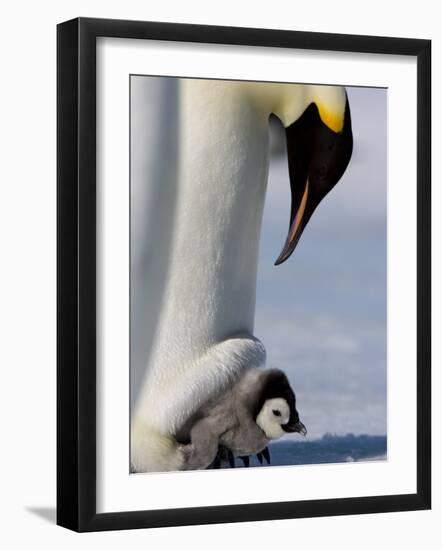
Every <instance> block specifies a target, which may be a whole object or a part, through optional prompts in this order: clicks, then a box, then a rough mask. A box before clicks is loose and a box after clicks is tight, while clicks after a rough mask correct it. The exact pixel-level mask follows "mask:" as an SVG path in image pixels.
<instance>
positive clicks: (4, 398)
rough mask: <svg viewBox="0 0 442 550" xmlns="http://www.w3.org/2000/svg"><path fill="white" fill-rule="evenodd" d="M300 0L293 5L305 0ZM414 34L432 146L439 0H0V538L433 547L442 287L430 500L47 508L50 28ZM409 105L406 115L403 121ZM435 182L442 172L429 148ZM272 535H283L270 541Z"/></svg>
mask: <svg viewBox="0 0 442 550" xmlns="http://www.w3.org/2000/svg"><path fill="white" fill-rule="evenodd" d="M301 6H302V7H301ZM79 15H81V16H90V17H109V18H124V19H142V20H148V19H150V20H157V21H174V22H183V23H201V24H218V25H235V26H249V27H268V28H285V29H296V30H309V31H324V32H341V33H360V34H374V35H390V36H409V37H419V38H431V39H433V71H434V73H433V82H434V86H433V97H434V104H433V127H434V132H433V151H434V152H435V153H436V152H437V153H439V152H440V150H441V148H442V140H441V137H442V132H441V128H440V123H441V107H440V99H439V100H438V98H440V97H442V78H441V69H440V67H441V62H442V38H441V37H440V18H439V15H438V10H437V3H436V2H432V1H430V0H422V1H421V2H419V3H417V2H409V1H403V2H402V3H401V5H400V9H399V4H397V3H393V2H392V3H390V4H388V3H386V2H385V1H382V0H371V1H370V2H369V3H367V2H366V3H359V4H358V3H355V2H352V1H349V0H335V1H334V2H330V1H327V0H315V2H311V3H307V2H305V3H302V4H301V3H299V2H293V1H287V2H283V1H279V0H272V2H266V3H261V4H258V2H256V1H253V2H252V1H250V2H246V1H240V0H224V1H223V2H218V3H213V2H203V1H197V0H187V1H186V2H180V1H179V0H164V1H163V2H143V3H141V2H136V1H133V0H126V1H125V2H121V0H120V1H118V2H116V1H114V0H108V1H106V2H105V1H101V0H89V1H85V0H76V2H73V1H72V0H67V1H65V2H59V3H55V2H53V3H51V2H48V1H40V2H30V1H24V2H20V3H16V4H15V5H13V4H12V3H8V4H7V7H4V8H3V10H2V29H1V34H0V39H1V42H2V47H1V50H0V51H1V68H2V82H1V84H0V94H1V98H0V128H1V133H0V139H1V152H2V155H1V162H0V170H1V177H0V182H1V183H0V185H1V187H0V229H1V230H0V250H1V253H2V264H1V271H0V278H1V284H0V323H1V334H2V338H1V346H0V366H1V370H0V372H1V377H2V379H1V383H0V419H1V420H0V422H1V432H0V433H1V436H2V440H1V443H2V445H1V448H2V453H1V458H0V461H1V464H0V507H1V508H0V517H1V520H2V521H1V523H2V528H1V530H0V544H2V546H4V547H5V548H12V549H13V548H22V547H26V545H31V544H32V545H33V546H37V547H45V548H48V549H52V548H61V547H62V548H63V549H69V548H75V547H77V545H80V544H81V545H82V547H83V548H85V549H86V548H95V546H96V545H97V544H100V545H103V544H105V545H106V546H107V547H108V548H120V547H121V546H123V545H124V546H125V547H126V548H131V547H134V548H138V547H149V548H158V547H159V546H160V545H161V546H162V547H165V546H166V545H167V546H169V545H170V546H171V547H172V546H178V545H180V546H183V545H184V547H192V548H195V549H198V548H206V547H208V546H209V547H210V548H211V550H216V549H218V548H222V549H223V550H224V549H225V548H226V546H231V547H233V548H238V547H246V548H248V547H253V546H258V547H259V548H265V547H269V546H273V545H275V543H276V539H279V541H281V543H282V544H284V545H286V544H288V545H290V546H291V547H293V548H297V547H304V548H309V549H315V548H322V547H323V546H325V545H326V546H327V547H329V548H330V547H331V548H338V547H339V548H340V549H347V548H352V549H353V548H355V547H358V549H361V550H363V549H366V548H367V549H368V548H370V549H372V548H376V547H383V548H387V547H389V546H390V545H391V546H394V547H396V548H401V549H408V548H415V547H423V548H425V549H433V548H437V547H438V545H439V544H440V538H441V535H440V522H441V520H442V491H441V487H442V483H441V482H442V476H441V469H440V466H439V465H440V464H441V463H442V435H441V434H442V430H441V422H440V418H441V413H442V406H441V400H440V398H439V396H438V391H437V389H438V388H440V386H441V381H442V377H441V372H440V369H438V366H439V365H440V364H441V359H442V356H441V345H440V341H439V342H438V341H437V336H438V335H440V333H441V328H442V327H441V305H442V303H441V290H440V286H436V285H435V288H434V306H433V311H434V328H433V335H434V361H433V364H434V369H433V370H434V379H433V388H434V389H433V396H434V429H433V434H434V436H433V437H434V456H433V461H434V464H435V468H434V473H433V476H434V483H433V485H434V488H435V489H434V499H433V508H434V509H433V511H431V512H412V513H401V514H386V515H374V516H360V517H358V516H355V517H341V518H323V519H314V520H311V519H305V520H291V521H280V522H264V523H255V524H250V523H249V524H238V525H228V526H226V525H220V526H204V527H184V528H173V529H161V530H152V531H146V530H143V531H133V532H115V533H104V534H86V535H81V536H80V535H76V534H74V533H70V532H68V531H66V530H63V529H61V528H57V527H55V525H54V518H55V511H54V506H55V91H56V88H55V25H56V23H58V22H61V21H64V20H66V19H70V18H73V17H77V16H79ZM406 120H407V114H406V113H404V130H405V129H406ZM434 157H435V158H434V170H433V181H434V182H440V180H441V176H442V173H441V160H440V155H439V154H437V155H436V154H434ZM440 201H441V189H440V186H435V187H434V194H433V212H434V229H435V238H434V245H433V250H434V273H433V280H434V281H437V280H441V279H442V272H441V267H442V265H441V249H442V247H441V243H440V240H439V239H437V237H440V234H441V221H440V219H438V218H437V213H438V207H439V206H440V204H441V202H440ZM279 544H280V543H279Z"/></svg>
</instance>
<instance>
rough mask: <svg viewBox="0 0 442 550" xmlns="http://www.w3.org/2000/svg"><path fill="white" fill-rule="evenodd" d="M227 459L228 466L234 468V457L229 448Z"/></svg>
mask: <svg viewBox="0 0 442 550" xmlns="http://www.w3.org/2000/svg"><path fill="white" fill-rule="evenodd" d="M227 459H228V461H229V464H230V467H231V468H235V457H234V456H233V453H232V451H231V450H230V449H227Z"/></svg>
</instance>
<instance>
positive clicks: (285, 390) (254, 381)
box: [181, 368, 299, 470]
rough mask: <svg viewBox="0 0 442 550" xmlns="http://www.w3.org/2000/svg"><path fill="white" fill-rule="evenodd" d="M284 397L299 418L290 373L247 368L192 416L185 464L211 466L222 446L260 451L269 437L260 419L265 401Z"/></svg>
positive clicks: (292, 416) (236, 453) (242, 452)
mask: <svg viewBox="0 0 442 550" xmlns="http://www.w3.org/2000/svg"><path fill="white" fill-rule="evenodd" d="M274 397H282V398H284V399H285V400H286V401H287V403H288V405H289V407H290V420H289V422H290V423H296V422H297V421H298V420H299V416H298V413H297V411H296V400H295V395H294V393H293V390H292V389H291V387H290V384H289V382H288V379H287V377H286V375H285V374H284V373H283V372H282V371H281V370H279V369H260V368H250V369H247V370H246V371H245V372H244V373H243V374H242V376H241V377H240V378H239V379H238V380H237V382H236V383H235V384H234V385H233V386H232V387H231V388H229V389H228V390H227V391H226V392H224V393H223V394H222V395H220V396H218V397H217V398H216V399H214V400H212V401H210V402H208V403H206V404H205V405H204V406H203V407H202V408H201V410H200V411H199V412H198V414H197V415H196V416H195V417H194V418H193V419H192V425H191V427H190V430H189V432H190V433H189V435H190V444H188V445H183V446H182V448H181V449H182V452H183V454H184V458H185V468H186V469H189V470H195V469H203V468H207V467H208V466H209V465H210V464H212V462H213V461H214V460H215V459H216V457H217V453H218V449H219V447H220V446H222V447H225V448H226V449H228V450H229V451H231V453H232V454H233V456H238V457H239V456H241V457H243V456H248V455H251V454H255V453H260V452H261V451H262V450H263V449H265V448H266V447H267V445H268V443H269V439H268V438H267V436H266V434H265V433H264V432H263V430H262V429H261V428H260V427H259V426H258V424H257V423H256V417H257V415H258V414H259V412H260V410H261V408H262V406H263V404H264V402H265V401H266V400H267V399H271V398H274Z"/></svg>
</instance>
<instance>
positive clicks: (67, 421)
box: [57, 18, 431, 531]
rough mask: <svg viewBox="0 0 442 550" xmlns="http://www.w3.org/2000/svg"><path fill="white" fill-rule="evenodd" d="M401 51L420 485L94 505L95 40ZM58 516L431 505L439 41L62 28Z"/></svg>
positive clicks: (72, 522) (248, 517)
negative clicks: (183, 504)
mask: <svg viewBox="0 0 442 550" xmlns="http://www.w3.org/2000/svg"><path fill="white" fill-rule="evenodd" d="M97 37H120V38H135V39H153V40H168V41H182V42H199V43H207V44H230V45H247V46H267V47H273V48H282V47H283V48H301V49H310V50H324V51H335V52H355V53H377V54H395V55H402V56H414V57H415V58H416V59H417V174H416V177H417V180H416V181H417V327H418V328H417V357H416V366H417V395H416V399H417V472H416V476H417V477H416V479H417V492H416V494H402V495H401V494H397V495H385V496H374V497H361V498H338V499H326V500H310V501H294V502H273V503H260V504H244V505H228V506H210V507H203V508H183V509H167V510H140V511H135V512H118V513H102V514H101V513H97V512H96V292H97V288H96V239H95V235H96V39H97ZM57 48H58V58H57V94H58V99H57V142H58V145H57V229H58V239H57V281H58V282H57V438H58V442H57V523H58V524H59V525H61V526H64V527H67V528H69V529H73V530H75V531H101V530H110V529H131V528H142V527H162V526H177V525H195V524H209V523H224V522H242V521H257V520H274V519H286V518H302V517H318V516H327V515H346V514H366V513H375V512H376V513H379V512H394V511H406V510H424V509H429V508H430V506H431V418H430V411H431V367H430V362H431V356H430V353H431V351H430V350H431V340H430V338H431V335H430V323H431V309H430V308H431V301H430V300H431V280H430V276H431V275H430V273H431V271H430V269H431V263H430V262H431V259H430V246H431V236H430V227H431V218H430V215H431V204H430V201H431V187H430V185H431V181H430V177H431V176H430V163H431V158H430V151H431V143H430V140H431V119H430V115H431V106H430V102H431V86H430V84H431V42H430V41H429V40H417V39H408V38H388V37H375V36H353V35H338V34H324V33H312V32H295V31H280V30H264V29H253V28H234V27H216V26H201V25H184V24H171V23H159V22H140V21H121V20H108V19H89V18H78V19H73V20H71V21H67V22H64V23H61V24H59V25H58V27H57Z"/></svg>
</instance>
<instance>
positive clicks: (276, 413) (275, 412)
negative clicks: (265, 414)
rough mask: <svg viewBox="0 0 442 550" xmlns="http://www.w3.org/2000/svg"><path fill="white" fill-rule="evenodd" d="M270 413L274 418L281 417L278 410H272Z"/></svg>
mask: <svg viewBox="0 0 442 550" xmlns="http://www.w3.org/2000/svg"><path fill="white" fill-rule="evenodd" d="M272 413H273V414H274V415H275V416H281V413H280V412H279V411H278V410H275V409H272Z"/></svg>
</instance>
